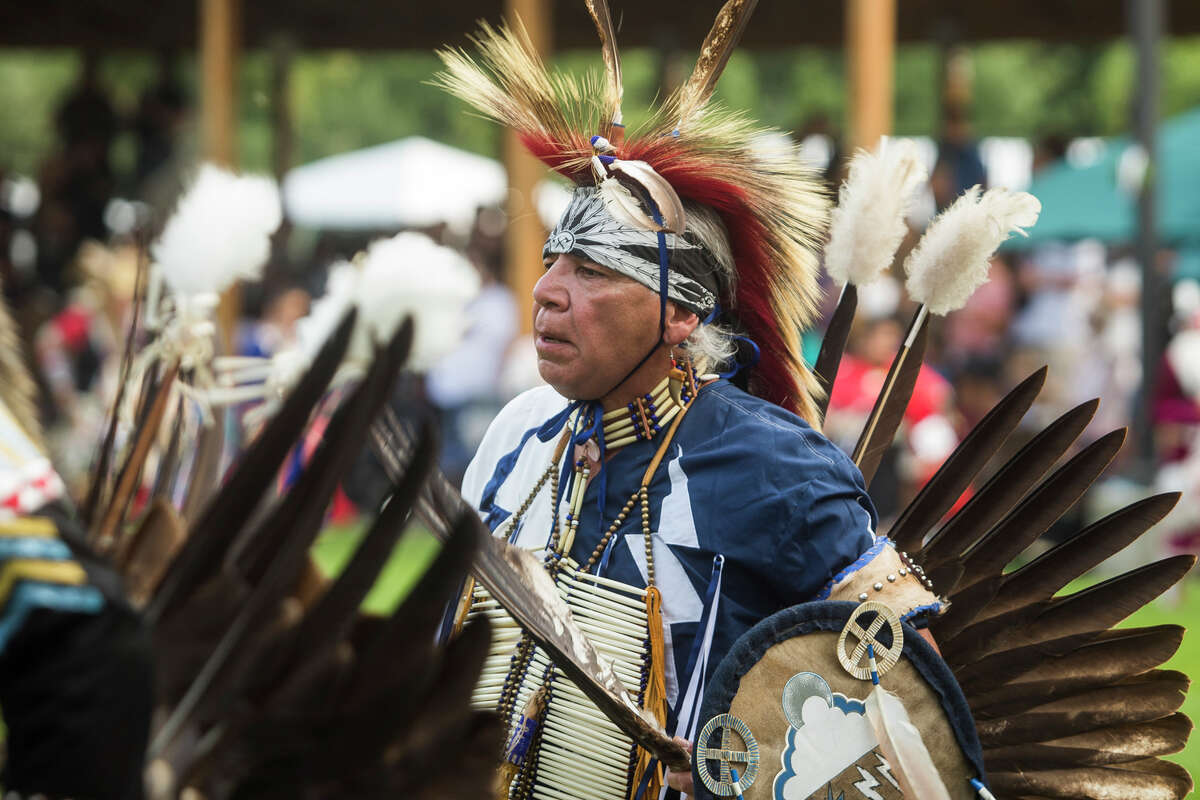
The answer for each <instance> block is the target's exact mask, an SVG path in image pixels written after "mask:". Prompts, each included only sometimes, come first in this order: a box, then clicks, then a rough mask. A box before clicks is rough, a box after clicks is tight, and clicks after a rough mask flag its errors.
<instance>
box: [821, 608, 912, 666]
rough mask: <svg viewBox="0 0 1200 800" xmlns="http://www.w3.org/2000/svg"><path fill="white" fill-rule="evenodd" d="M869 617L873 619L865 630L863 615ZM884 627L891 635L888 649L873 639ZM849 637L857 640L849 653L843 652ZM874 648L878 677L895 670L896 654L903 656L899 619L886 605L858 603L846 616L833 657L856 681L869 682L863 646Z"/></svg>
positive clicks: (865, 648)
mask: <svg viewBox="0 0 1200 800" xmlns="http://www.w3.org/2000/svg"><path fill="white" fill-rule="evenodd" d="M866 614H872V615H873V616H874V619H872V620H871V622H870V624H869V625H867V626H866V627H865V628H864V627H863V624H862V621H861V620H862V619H863V617H864V615H866ZM884 626H886V627H887V629H888V630H889V631H890V632H891V635H892V642H891V646H889V647H885V646H884V645H883V642H881V641H880V640H879V639H878V638H877V636H878V634H879V632H880V630H881V629H882V628H883V627H884ZM851 637H853V638H854V639H856V640H857V642H856V643H855V644H854V649H853V650H852V651H847V645H849V644H851V641H850V639H851ZM869 644H870V645H874V647H875V662H876V666H877V668H878V671H879V674H880V675H883V673H885V672H887V671H888V670H889V669H891V668H892V667H894V666H896V662H897V661H899V660H900V654H901V653H902V652H904V630H903V629H902V628H901V627H900V617H899V616H897V615H896V612H895V611H893V610H892V608H891V606H889V605H887V604H886V603H879V602H876V601H874V600H871V601H868V602H866V603H862V604H861V605H859V607H858V608H856V609H854V613H852V614H851V615H850V621H849V622H847V623H846V627H844V628H842V634H841V636H839V637H838V643H837V657H838V661H840V662H841V664H842V667H843V668H844V669H845V670H846V672H849V673H850V674H851V675H853V676H854V677H855V678H858V679H859V680H860V681H866V680H870V679H871V668H870V667H869V666H868V665H867V663H866V655H867V645H869Z"/></svg>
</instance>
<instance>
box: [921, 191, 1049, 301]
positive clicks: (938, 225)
mask: <svg viewBox="0 0 1200 800" xmlns="http://www.w3.org/2000/svg"><path fill="white" fill-rule="evenodd" d="M1041 210H1042V204H1041V203H1040V202H1038V199H1037V198H1036V197H1034V196H1033V195H1031V194H1029V193H1028V192H1010V191H1009V190H1007V189H989V190H988V191H986V192H982V191H981V190H980V188H979V187H978V186H973V187H971V188H970V189H968V190H967V191H966V192H965V193H964V194H963V196H962V197H960V198H958V199H957V200H955V201H954V203H953V205H951V206H950V207H949V208H947V209H946V210H945V211H943V212H942V213H941V214H939V215H938V217H937V218H936V219H935V220H934V221H933V222H932V223H930V225H929V229H928V230H926V231H925V235H924V236H922V237H921V241H920V242H918V243H917V246H916V247H915V248H914V249H913V251H912V252H911V253H909V255H908V259H907V260H906V261H905V262H904V271H905V272H906V273H907V274H908V280H907V282H906V283H905V286H907V288H908V293H909V295H910V296H911V297H912V298H913V299H914V300H916V301H917V302H918V303H923V304H924V305H926V306H928V307H929V310H930V311H932V312H933V313H934V314H947V313H949V312H951V311H954V310H956V309H959V308H962V307H963V306H964V305H965V304H966V302H967V299H968V298H970V296H971V293H972V292H974V291H975V290H976V289H978V288H979V287H980V286H981V285H983V283H984V282H986V281H987V277H988V267H989V262H990V259H991V257H992V254H993V253H995V252H996V248H997V247H999V246H1000V243H1001V242H1003V241H1004V240H1005V239H1007V238H1008V236H1009V234H1011V233H1019V234H1021V235H1022V236H1024V235H1025V231H1024V228H1028V227H1030V226H1032V225H1033V224H1034V223H1035V222H1037V218H1038V214H1039V213H1040V212H1041Z"/></svg>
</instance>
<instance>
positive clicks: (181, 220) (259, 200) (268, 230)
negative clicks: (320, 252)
mask: <svg viewBox="0 0 1200 800" xmlns="http://www.w3.org/2000/svg"><path fill="white" fill-rule="evenodd" d="M282 218H283V215H282V209H281V206H280V202H279V190H278V189H277V188H276V186H275V183H274V181H272V180H271V179H270V178H266V177H258V176H238V175H234V174H233V173H230V172H227V171H225V170H223V169H221V168H219V167H216V166H214V165H212V164H204V165H202V166H201V167H200V170H199V171H198V172H197V173H196V178H195V180H194V181H193V183H192V186H191V188H189V189H188V190H187V192H186V193H185V194H184V195H183V197H182V198H180V200H179V205H178V206H177V207H176V209H175V213H174V215H173V216H172V217H171V218H170V220H168V221H167V224H166V227H164V228H163V232H162V235H161V236H160V237H159V239H158V241H157V242H155V243H154V246H153V247H152V248H151V254H152V255H153V257H154V261H155V263H156V264H157V265H158V267H159V268H160V269H161V270H162V274H163V278H164V279H165V280H166V282H167V285H168V286H169V287H170V288H171V290H172V291H173V292H175V293H177V294H184V295H196V294H202V293H207V292H220V291H224V290H225V289H227V288H229V287H230V286H232V285H233V283H234V282H235V281H237V280H239V279H240V280H251V281H253V280H258V279H259V277H261V273H262V267H263V265H264V264H265V263H266V261H267V256H268V255H269V254H270V249H271V242H270V237H271V234H272V233H273V232H274V231H275V229H276V228H278V227H279V223H280V221H281V220H282Z"/></svg>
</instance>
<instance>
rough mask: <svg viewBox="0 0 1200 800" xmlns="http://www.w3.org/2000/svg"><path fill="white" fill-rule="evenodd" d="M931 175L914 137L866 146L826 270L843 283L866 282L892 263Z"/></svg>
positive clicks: (838, 217)
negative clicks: (871, 149)
mask: <svg viewBox="0 0 1200 800" xmlns="http://www.w3.org/2000/svg"><path fill="white" fill-rule="evenodd" d="M928 177H929V175H928V173H927V172H926V170H925V165H924V164H923V163H922V161H921V157H920V154H919V153H918V152H917V145H916V142H913V141H912V140H911V139H884V140H882V141H881V142H880V143H879V146H878V147H877V148H876V149H875V151H874V152H867V151H865V150H860V151H858V153H856V154H855V155H854V158H853V159H851V161H850V174H849V176H848V177H847V178H846V181H845V182H844V183H843V184H842V188H841V191H840V192H839V194H838V205H837V208H835V209H834V210H833V216H832V217H831V220H830V230H829V244H828V246H826V248H825V269H826V271H828V272H829V275H830V277H832V278H833V279H834V280H836V281H837V282H838V283H841V284H845V283H850V284H854V285H855V286H866V285H867V284H869V283H871V282H872V281H874V280H875V279H876V278H878V277H879V275H880V274H881V273H882V272H883V271H884V270H885V269H887V268H888V266H889V265H890V264H891V263H892V259H893V258H895V256H896V249H897V248H898V247H900V243H901V242H902V241H904V235H905V234H906V233H908V224H907V223H906V222H905V216H906V215H907V213H908V210H909V207H910V206H911V205H912V201H913V197H914V196H915V194H916V191H917V189H919V188H920V187H921V186H922V185H923V184H924V183H925V181H926V180H927V179H928Z"/></svg>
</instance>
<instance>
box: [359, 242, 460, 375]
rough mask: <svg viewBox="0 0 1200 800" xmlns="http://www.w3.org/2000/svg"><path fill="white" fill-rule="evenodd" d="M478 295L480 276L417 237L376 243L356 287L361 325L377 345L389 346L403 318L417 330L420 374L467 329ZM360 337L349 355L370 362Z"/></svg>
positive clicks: (413, 365) (411, 361)
mask: <svg viewBox="0 0 1200 800" xmlns="http://www.w3.org/2000/svg"><path fill="white" fill-rule="evenodd" d="M477 294H479V273H477V272H476V271H475V269H474V268H473V267H472V266H471V264H470V263H469V262H468V261H467V260H466V258H464V257H463V256H461V255H459V254H458V253H457V252H456V251H454V250H451V249H450V248H449V247H443V246H442V245H439V244H437V243H436V242H434V241H433V240H432V239H430V238H429V237H428V236H424V235H423V234H419V233H411V232H406V233H401V234H397V235H396V236H393V237H392V238H391V239H382V240H380V241H377V242H373V243H372V244H371V246H370V247H369V248H367V254H366V259H365V261H364V263H363V265H362V274H361V276H360V278H359V285H358V296H357V301H358V309H359V314H360V315H361V325H360V327H362V326H365V328H366V330H367V331H368V332H369V334H370V337H371V339H372V340H373V341H374V342H375V343H377V344H383V343H385V342H387V341H388V340H389V339H390V338H391V337H392V335H393V334H394V333H395V331H396V327H397V326H398V325H399V324H400V321H401V320H403V319H404V317H405V316H407V315H409V314H411V315H412V316H413V323H414V324H415V326H416V329H415V332H414V338H413V348H412V352H411V354H410V355H409V358H408V364H407V366H408V368H409V369H413V370H416V371H418V372H420V371H423V370H425V369H428V368H429V367H430V366H431V365H432V364H433V362H434V361H436V360H437V359H438V358H440V357H441V356H443V355H445V354H447V353H449V352H450V351H451V350H453V349H454V346H455V345H457V344H458V340H459V339H460V338H461V337H462V334H463V332H464V331H465V330H466V327H467V317H466V314H465V313H464V311H465V309H466V305H467V303H469V302H470V301H471V300H472V299H474V297H475V296H476V295H477ZM363 342H365V340H360V339H359V338H358V336H357V333H356V338H355V343H354V344H352V345H351V351H352V352H351V355H352V356H357V357H363V356H365V357H366V360H370V354H369V352H368V353H363V352H362V350H361V349H359V348H361V347H362V346H363Z"/></svg>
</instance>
